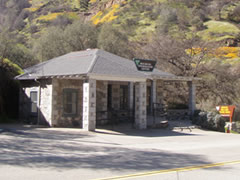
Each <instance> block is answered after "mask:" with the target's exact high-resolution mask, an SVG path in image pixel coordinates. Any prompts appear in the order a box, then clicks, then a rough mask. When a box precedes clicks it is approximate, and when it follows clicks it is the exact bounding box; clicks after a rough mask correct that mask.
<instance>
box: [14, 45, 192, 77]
mask: <svg viewBox="0 0 240 180" xmlns="http://www.w3.org/2000/svg"><path fill="white" fill-rule="evenodd" d="M24 72H25V73H24V74H22V75H19V76H17V77H16V79H18V80H31V79H32V80H33V79H42V78H53V77H57V78H59V77H76V78H78V77H80V76H95V77H96V76H101V77H106V76H110V77H115V79H116V78H117V77H118V78H119V79H123V78H126V80H128V79H129V81H131V80H132V79H135V80H144V79H145V80H146V79H168V80H184V81H191V79H190V78H187V77H179V76H175V75H173V74H171V73H167V72H163V71H160V70H158V69H156V68H155V69H154V70H153V72H142V71H138V70H137V68H136V66H135V64H134V62H133V61H130V60H128V59H125V58H122V57H120V56H117V55H114V54H112V53H109V52H106V51H103V50H100V49H92V50H85V51H78V52H71V53H68V54H66V55H63V56H60V57H56V58H53V59H51V60H49V61H45V62H43V63H40V64H37V65H35V66H32V67H30V68H27V69H25V70H24Z"/></svg>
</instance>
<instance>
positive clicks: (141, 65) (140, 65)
mask: <svg viewBox="0 0 240 180" xmlns="http://www.w3.org/2000/svg"><path fill="white" fill-rule="evenodd" d="M133 60H134V62H135V65H136V67H137V69H138V71H147V72H152V71H153V69H154V68H155V65H156V61H154V60H147V59H133Z"/></svg>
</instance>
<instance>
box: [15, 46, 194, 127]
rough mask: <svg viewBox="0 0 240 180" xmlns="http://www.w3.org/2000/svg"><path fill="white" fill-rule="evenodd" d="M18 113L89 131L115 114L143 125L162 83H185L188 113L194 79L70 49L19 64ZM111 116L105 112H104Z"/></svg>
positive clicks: (101, 53)
mask: <svg viewBox="0 0 240 180" xmlns="http://www.w3.org/2000/svg"><path fill="white" fill-rule="evenodd" d="M16 79H17V80H19V81H20V83H21V86H22V88H21V96H20V115H19V116H20V118H21V119H24V120H28V121H29V122H31V123H38V124H47V125H49V126H53V127H80V128H83V129H85V130H88V131H90V130H94V129H95V128H96V124H107V123H111V121H114V119H115V120H116V118H118V116H117V115H119V116H121V117H125V118H126V119H130V118H132V119H133V121H132V122H133V123H134V126H135V128H138V129H145V128H147V124H148V118H147V116H148V113H149V111H153V108H154V104H160V105H161V104H162V103H163V94H164V93H163V90H164V82H184V83H186V84H187V85H188V86H189V104H188V110H189V113H190V114H191V113H193V112H194V109H195V84H194V79H193V78H190V77H179V76H175V75H173V74H170V73H166V72H163V71H160V70H158V69H156V68H155V69H154V70H153V71H152V72H143V71H138V70H137V68H136V66H135V64H134V62H133V61H131V60H128V59H125V58H122V57H119V56H116V55H114V54H111V53H108V52H106V51H103V50H99V49H92V50H86V51H79V52H72V53H69V54H66V55H63V56H60V57H56V58H54V59H52V60H49V61H46V62H43V63H40V64H37V65H35V66H32V67H30V68H27V69H25V73H24V74H22V75H20V76H17V77H16ZM110 116H111V117H110Z"/></svg>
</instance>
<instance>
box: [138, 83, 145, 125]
mask: <svg viewBox="0 0 240 180" xmlns="http://www.w3.org/2000/svg"><path fill="white" fill-rule="evenodd" d="M146 94H147V87H146V82H140V83H136V85H135V97H136V99H135V126H136V128H137V129H146V128H147V108H146V103H147V99H146V98H147V97H146Z"/></svg>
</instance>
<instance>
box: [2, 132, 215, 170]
mask: <svg viewBox="0 0 240 180" xmlns="http://www.w3.org/2000/svg"><path fill="white" fill-rule="evenodd" d="M150 134H151V133H150V132H149V136H150ZM153 134H154V133H153ZM95 135H97V134H94V133H92V134H90V135H88V134H87V135H86V134H85V133H84V132H81V133H79V132H78V133H76V132H62V131H52V130H47V131H44V130H34V131H33V130H6V131H3V132H2V133H0V136H1V141H0V166H3V165H12V166H21V167H31V168H49V169H58V170H61V169H62V170H63V169H74V168H90V169H96V170H100V169H108V170H114V171H124V170H139V171H140V170H141V171H142V170H147V171H149V170H159V169H169V168H178V167H183V166H192V165H201V164H209V163H211V162H210V161H208V160H207V159H206V158H205V157H204V156H200V155H190V154H189V155H186V154H179V153H171V152H165V151H159V150H154V149H150V148H151V147H149V149H146V150H145V149H144V150H143V149H134V148H126V147H122V146H119V145H109V144H101V143H99V144H96V143H95V144H91V143H87V142H88V140H90V139H91V138H92V139H93V140H94V138H95V137H94V136H95ZM163 146H164V144H163Z"/></svg>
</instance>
